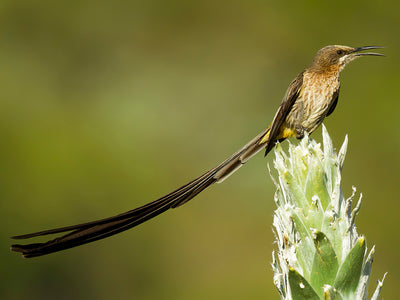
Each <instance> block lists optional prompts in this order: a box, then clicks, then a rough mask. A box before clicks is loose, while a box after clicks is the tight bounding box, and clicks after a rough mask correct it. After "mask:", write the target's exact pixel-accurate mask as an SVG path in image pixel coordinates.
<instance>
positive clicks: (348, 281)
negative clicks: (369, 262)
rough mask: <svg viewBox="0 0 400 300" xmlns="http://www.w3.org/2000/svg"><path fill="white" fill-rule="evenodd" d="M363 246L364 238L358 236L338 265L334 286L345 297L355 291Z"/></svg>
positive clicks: (361, 262) (363, 253)
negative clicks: (341, 262)
mask: <svg viewBox="0 0 400 300" xmlns="http://www.w3.org/2000/svg"><path fill="white" fill-rule="evenodd" d="M365 247H366V246H365V238H364V237H360V238H359V239H358V241H357V243H356V244H355V245H354V247H353V248H352V249H351V250H350V252H349V254H348V255H347V256H346V258H345V260H344V262H343V264H342V265H341V266H340V269H339V272H338V274H337V276H336V280H335V284H334V287H335V288H336V289H337V290H338V291H339V292H340V293H341V294H342V295H343V296H345V297H351V296H352V295H354V293H355V292H356V289H357V285H358V282H359V280H360V275H361V268H362V265H363V260H364V255H365Z"/></svg>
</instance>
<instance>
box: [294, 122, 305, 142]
mask: <svg viewBox="0 0 400 300" xmlns="http://www.w3.org/2000/svg"><path fill="white" fill-rule="evenodd" d="M305 131H306V129H305V128H304V127H303V126H301V125H299V126H297V127H296V132H297V134H296V139H298V140H301V139H302V138H303V137H304V133H305Z"/></svg>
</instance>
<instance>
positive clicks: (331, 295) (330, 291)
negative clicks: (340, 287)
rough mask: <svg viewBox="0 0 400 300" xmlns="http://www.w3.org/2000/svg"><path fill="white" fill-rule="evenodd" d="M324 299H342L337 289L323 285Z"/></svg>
mask: <svg viewBox="0 0 400 300" xmlns="http://www.w3.org/2000/svg"><path fill="white" fill-rule="evenodd" d="M324 299H325V300H342V299H343V298H342V296H340V294H339V293H338V291H337V290H336V289H335V288H334V287H333V286H330V285H325V286H324Z"/></svg>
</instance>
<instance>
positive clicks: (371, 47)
mask: <svg viewBox="0 0 400 300" xmlns="http://www.w3.org/2000/svg"><path fill="white" fill-rule="evenodd" d="M381 48H385V47H380V46H365V47H358V48H354V50H352V51H350V52H349V53H348V54H352V55H354V56H363V55H373V56H385V55H383V54H380V53H375V52H362V53H360V51H364V50H370V49H381Z"/></svg>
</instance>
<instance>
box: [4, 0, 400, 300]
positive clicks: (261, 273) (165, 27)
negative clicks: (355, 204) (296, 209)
mask: <svg viewBox="0 0 400 300" xmlns="http://www.w3.org/2000/svg"><path fill="white" fill-rule="evenodd" d="M399 11H400V4H399V2H395V1H379V2H378V1H376V2H375V1H362V2H361V1H353V2H351V1H350V2H349V1H335V2H331V1H306V2H303V1H214V0H213V1H211V0H202V1H180V0H170V1H165V0H164V1H162V0H152V1H103V0H96V1H65V0H61V1H27V0H20V1H13V0H3V1H1V3H0V39H1V41H0V82H1V84H0V86H1V101H0V140H1V146H0V166H1V169H0V170H1V171H0V182H1V184H0V195H1V202H0V214H1V226H0V246H1V247H0V260H1V261H0V268H1V270H0V298H1V299H28V298H29V299H262V298H264V299H277V298H278V294H277V292H276V290H275V287H274V286H273V282H272V281H273V280H272V276H273V274H272V271H271V267H270V263H271V252H272V250H273V248H274V245H273V240H274V238H273V234H272V229H271V223H272V213H273V209H274V202H273V195H274V191H275V188H274V187H273V185H272V181H271V179H270V178H269V175H268V172H267V163H269V164H270V165H272V160H273V155H270V156H269V157H267V159H264V158H263V157H262V155H259V156H257V157H255V158H254V159H253V160H252V161H251V162H249V163H248V165H247V166H246V167H244V168H243V169H242V170H241V171H240V172H238V173H237V174H235V175H234V176H232V177H231V178H230V179H229V180H227V181H226V182H225V183H224V184H222V185H217V186H214V187H212V188H211V189H210V190H208V191H205V192H203V193H202V194H201V195H199V196H198V197H197V198H196V199H195V200H193V201H192V202H190V203H189V204H187V205H185V206H184V207H181V208H179V209H176V210H173V211H170V212H168V213H166V214H164V215H163V216H160V217H159V218H157V219H155V220H153V221H151V222H149V223H146V224H144V225H141V226H139V227H138V228H136V229H135V230H131V231H128V232H125V233H123V234H120V235H118V236H115V237H112V238H109V239H107V240H104V241H100V242H97V243H94V244H91V245H86V246H84V247H79V248H75V249H72V250H70V251H67V252H62V253H57V254H53V255H50V256H47V257H41V258H36V259H29V260H27V259H22V258H21V257H20V256H19V255H17V254H15V253H11V252H10V251H9V245H10V244H11V243H12V241H11V240H10V239H9V237H10V236H12V235H16V234H22V233H27V232H31V231H37V230H41V229H47V228H49V227H55V226H64V225H70V224H74V223H80V222H85V221H89V220H94V219H98V218H102V217H107V216H110V215H113V214H117V213H120V212H123V211H125V210H128V209H132V208H134V207H136V206H139V205H141V204H144V203H146V202H148V201H150V200H153V199H155V198H157V197H159V196H162V195H163V194H165V193H167V192H170V191H171V190H172V189H174V188H176V187H179V186H180V185H183V184H184V183H186V182H187V181H189V180H191V179H193V178H194V177H196V176H198V175H200V174H201V173H202V172H203V171H206V170H207V169H209V168H211V167H213V166H214V165H215V164H217V163H218V162H220V161H222V160H223V159H225V158H226V157H227V156H228V155H230V154H232V153H233V152H234V151H236V150H237V149H239V148H240V147H241V146H242V145H243V144H245V143H246V142H247V141H248V140H250V139H251V138H253V137H254V136H255V135H256V134H257V133H258V132H260V131H261V130H262V129H264V128H265V127H266V126H267V125H268V124H269V122H270V121H271V119H272V117H273V116H274V113H275V111H276V109H277V107H278V105H279V103H280V101H281V98H282V96H283V94H284V92H285V89H286V87H287V85H288V84H289V82H290V81H291V80H292V79H293V78H294V77H295V76H296V74H297V73H298V72H300V71H301V70H302V69H303V68H305V67H306V66H307V65H308V64H309V63H310V62H311V59H312V57H313V55H314V54H315V52H316V51H317V50H318V49H319V48H321V47H323V46H325V45H328V44H344V45H350V46H364V45H382V46H386V47H387V48H386V49H384V51H383V52H384V53H385V54H386V55H387V57H386V58H376V57H368V58H363V59H360V60H358V61H356V62H354V63H352V64H351V66H349V67H347V69H346V70H345V71H344V72H343V73H342V76H341V81H342V88H341V96H340V99H339V105H338V107H337V108H336V111H335V113H334V114H333V115H332V117H329V118H328V119H327V120H326V122H325V124H326V126H327V128H328V130H329V132H330V134H331V136H332V138H333V140H334V144H335V145H336V147H339V146H340V145H341V143H342V141H343V139H344V137H345V135H346V134H348V135H349V139H350V143H349V151H348V155H347V159H346V162H345V168H344V172H343V190H344V193H345V195H347V196H349V195H350V194H351V186H352V185H355V186H357V188H358V190H359V191H362V192H363V194H364V201H363V206H362V210H361V214H360V215H359V217H358V227H359V232H361V233H364V234H365V235H366V237H367V241H368V245H369V247H371V246H372V245H373V244H376V257H375V261H374V265H373V280H372V281H371V286H375V282H376V280H377V279H378V278H381V277H382V276H383V274H384V272H386V271H388V272H389V274H388V277H387V280H386V282H385V286H384V289H383V297H384V298H385V299H396V297H398V286H399V284H400V258H399V250H398V249H399V246H400V237H399V225H398V219H399V208H400V206H399V182H398V180H399V176H398V174H399V173H398V169H399V166H400V156H399V151H400V131H399V127H398V122H399V110H400V105H399V82H400V73H399V66H400V56H399V47H400V40H399V36H400V14H399ZM313 137H314V139H317V140H321V133H320V129H319V130H318V131H317V132H316V133H315V134H313ZM294 142H295V141H294Z"/></svg>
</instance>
